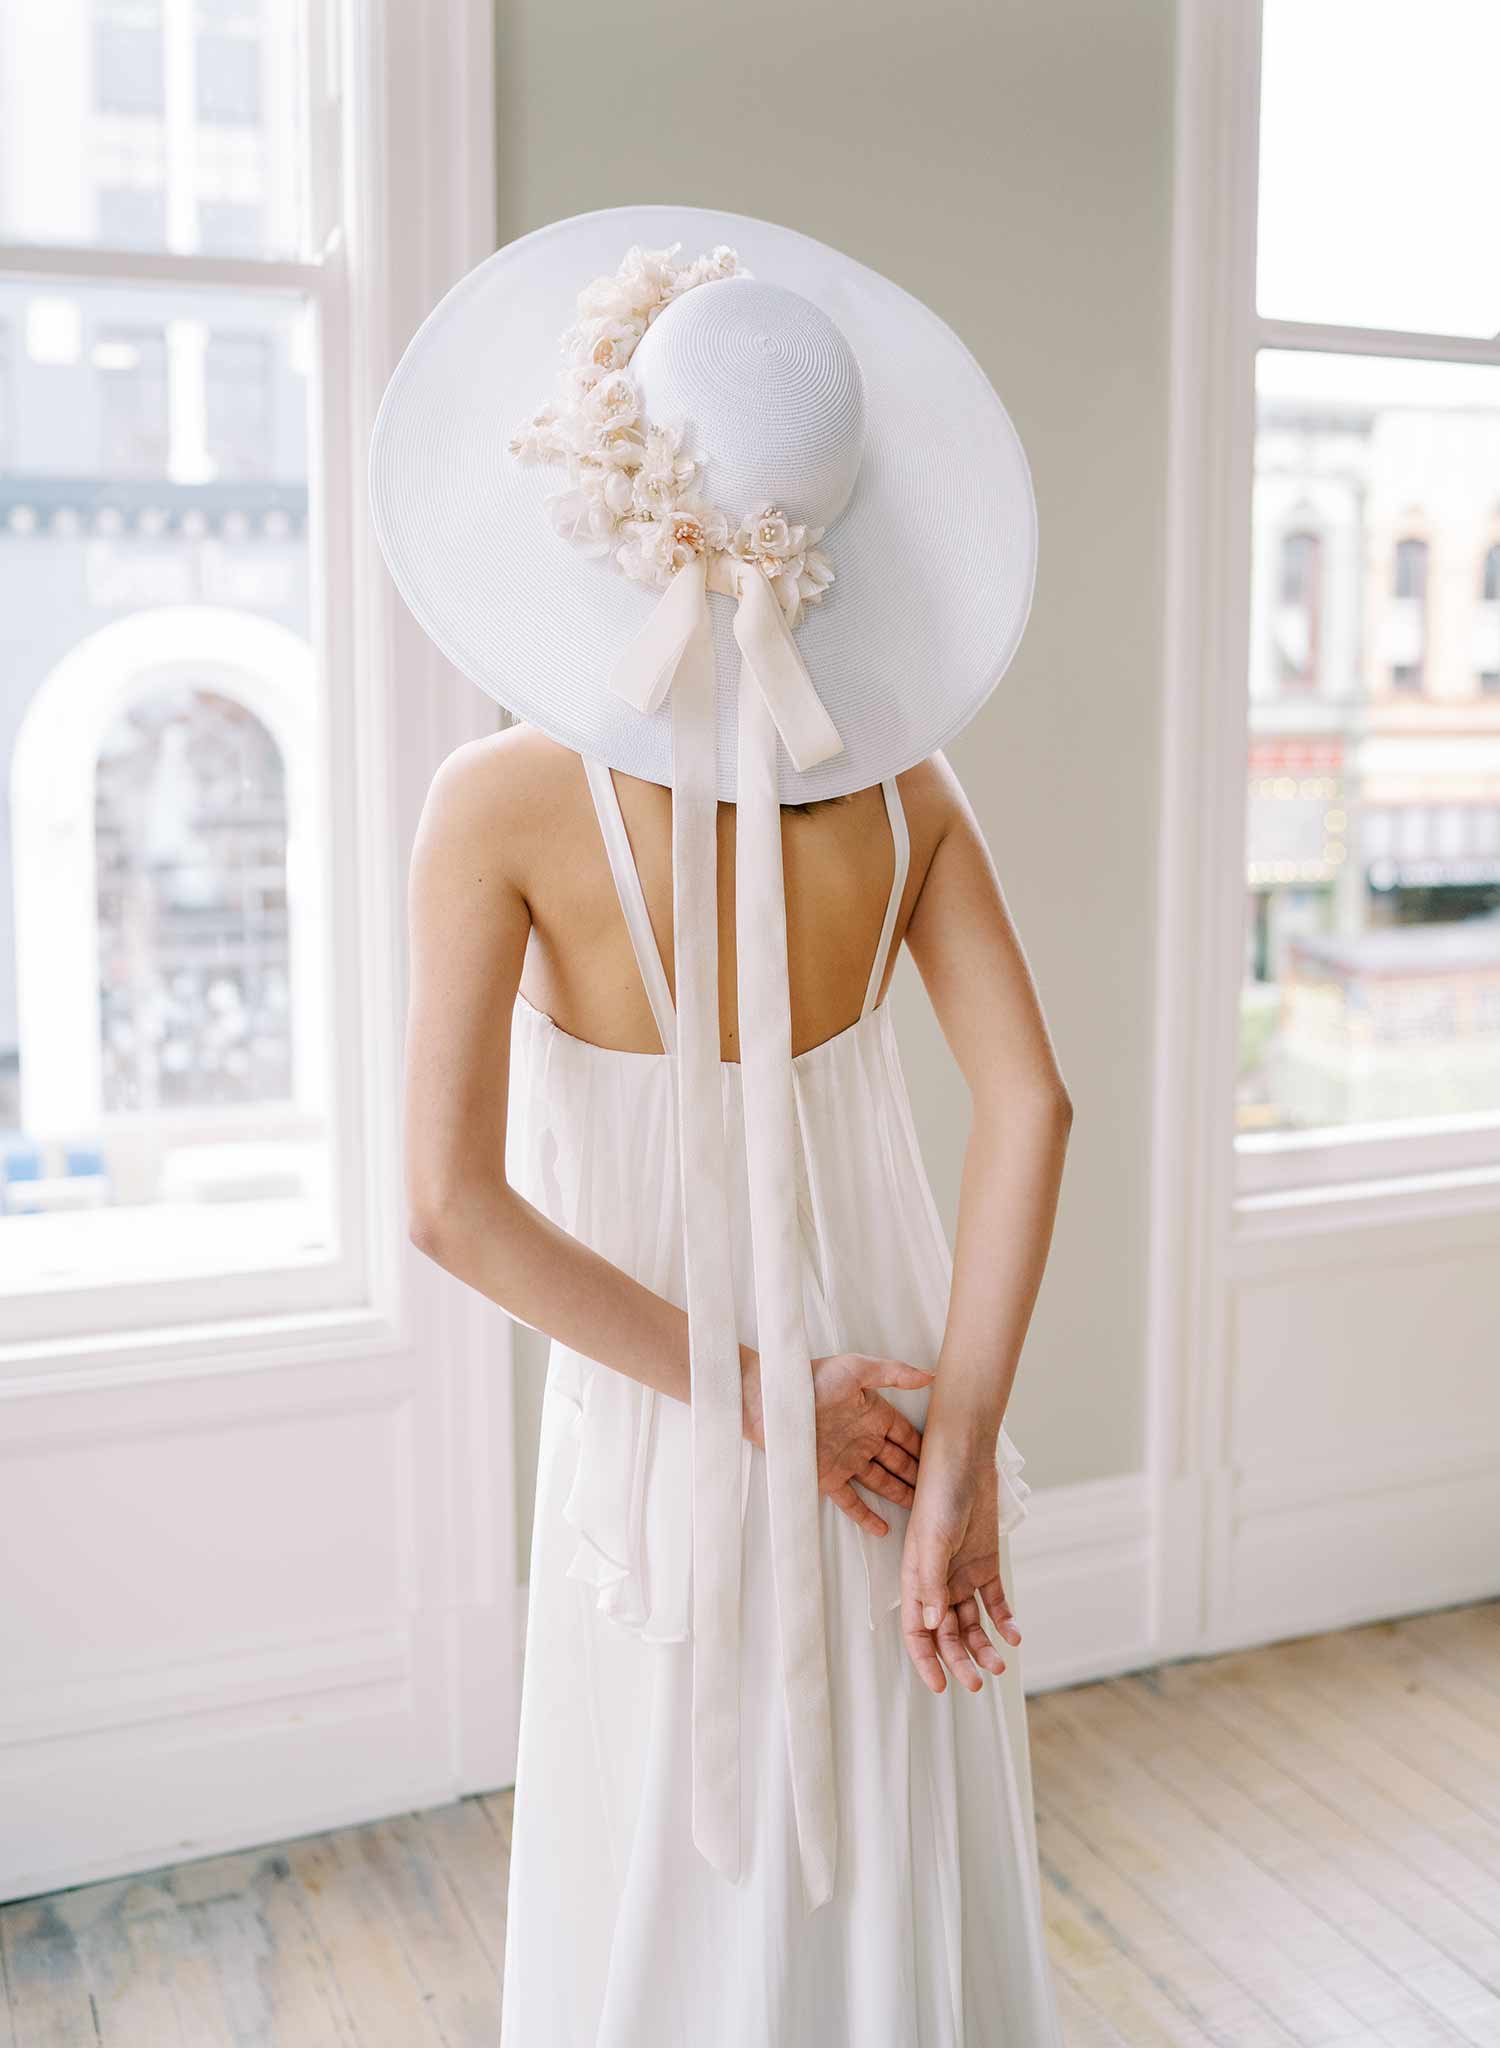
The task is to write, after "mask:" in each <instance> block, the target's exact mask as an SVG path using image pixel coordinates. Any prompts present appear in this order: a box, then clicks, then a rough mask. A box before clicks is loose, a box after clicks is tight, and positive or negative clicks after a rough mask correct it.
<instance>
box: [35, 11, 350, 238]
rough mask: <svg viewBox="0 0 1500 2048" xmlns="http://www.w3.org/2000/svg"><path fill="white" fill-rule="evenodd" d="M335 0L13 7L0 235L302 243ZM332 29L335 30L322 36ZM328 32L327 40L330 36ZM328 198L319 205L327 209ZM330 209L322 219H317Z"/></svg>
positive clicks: (320, 165)
mask: <svg viewBox="0 0 1500 2048" xmlns="http://www.w3.org/2000/svg"><path fill="white" fill-rule="evenodd" d="M334 4H336V0H222V4H220V0H169V4H168V0H48V4H47V5H45V6H43V5H40V4H38V5H34V6H31V5H28V6H23V7H10V8H6V9H3V10H0V12H3V14H4V17H5V25H6V26H5V36H4V42H5V58H6V63H5V67H4V77H3V79H0V116H3V122H4V125H3V128H0V133H3V135H4V137H5V144H6V152H5V154H6V166H7V174H6V175H5V176H4V177H0V239H6V240H10V241H13V242H41V243H46V244H52V245H58V244H63V243H73V244H78V245H84V246H90V247H100V246H103V247H105V248H112V249H141V250H145V249H170V250H174V251H176V252H178V253H179V254H183V255H190V254H196V253H200V252H203V253H218V254H234V255H254V256H263V257H288V258H293V259H295V258H297V257H298V256H300V255H301V254H302V253H303V251H304V249H305V247H306V246H307V244H306V218H307V209H308V207H309V205H310V204H312V203H314V201H313V194H312V191H311V186H312V185H313V183H314V182H317V183H318V185H319V187H320V190H319V193H318V195H317V200H316V203H317V204H318V205H319V207H320V209H322V208H323V200H324V194H323V192H322V190H321V186H322V185H323V184H324V183H326V182H327V180H328V177H329V173H330V167H331V164H332V162H333V160H334V159H333V156H332V155H330V154H329V153H327V152H326V151H325V152H324V154H322V155H318V156H316V179H315V178H314V163H315V152H314V151H313V150H312V148H311V147H310V146H309V138H308V135H307V132H306V130H307V109H308V100H307V96H306V93H305V90H304V87H305V80H306V77H307V74H308V71H309V68H310V67H311V66H313V65H320V66H321V65H324V64H326V63H327V61H328V49H320V48H319V47H318V44H319V38H320V35H321V29H320V27H319V25H320V24H321V23H322V22H323V21H324V19H325V16H326V14H327V10H328V8H329V7H330V6H332V5H334ZM324 41H325V42H326V41H327V39H326V38H324ZM331 47H332V44H331V43H330V44H329V46H328V48H329V49H331ZM324 211H325V212H326V209H324ZM331 225H332V223H331V220H330V219H328V218H326V217H324V218H320V222H319V226H320V232H326V231H327V229H328V228H329V226H331Z"/></svg>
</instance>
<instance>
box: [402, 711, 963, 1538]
mask: <svg viewBox="0 0 1500 2048" xmlns="http://www.w3.org/2000/svg"><path fill="white" fill-rule="evenodd" d="M557 753H558V750H555V749H553V750H551V752H550V753H548V754H544V755H541V756H540V757H538V754H537V750H536V746H535V741H534V736H531V735H528V733H527V732H526V730H525V729H524V728H515V729H512V730H511V731H508V732H506V733H502V734H498V735H496V736H495V737H493V738H491V739H485V740H480V741H475V742H473V743H472V744H471V745H469V746H466V747H461V748H459V749H458V751H457V752H456V753H454V754H453V755H451V756H450V757H449V759H448V760H447V761H446V762H445V763H444V764H443V766H442V767H441V768H440V769H439V771H438V773H437V775H436V777H435V778H434V780H433V783H432V787H431V790H430V791H429V793H428V797H427V802H426V805H425V807H424V809H423V813H422V819H421V823H420V825H419V827H418V830H417V839H416V845H415V848H414V851H413V856H412V866H411V881H410V895H409V907H410V932H411V997H410V1008H409V1013H408V1023H407V1037H406V1071H405V1090H406V1103H405V1122H406V1192H407V1202H408V1209H409V1215H410V1232H411V1237H412V1240H413V1242H414V1243H415V1244H417V1245H418V1246H419V1247H420V1249H421V1250H422V1251H424V1252H426V1253H427V1255H428V1256H429V1257H430V1258H432V1259H434V1260H436V1262H437V1263H438V1264H439V1265H441V1266H443V1267H445V1268H446V1269H447V1270H448V1271H449V1272H450V1273H453V1274H455V1275H456V1276H457V1277H458V1278H459V1279H461V1280H464V1281H467V1282H468V1284H469V1285H470V1286H471V1287H475V1288H477V1289H478V1290H479V1291H480V1293H482V1294H485V1295H488V1296H489V1298H490V1299H491V1300H492V1301H495V1302H498V1303H499V1304H500V1306H501V1307H502V1308H504V1309H506V1310H508V1311H509V1313H510V1314H511V1315H513V1316H515V1317H517V1318H518V1319H519V1320H520V1321H521V1322H523V1323H529V1324H530V1325H531V1326H532V1327H533V1328H535V1329H538V1330H543V1331H545V1332H546V1333H547V1334H548V1335H549V1336H551V1337H554V1338H556V1339H558V1340H559V1341H560V1342H561V1343H563V1344H565V1345H566V1346H567V1347H568V1348H569V1349H570V1350H573V1351H577V1352H580V1353H581V1354H582V1355H583V1356H584V1357H586V1358H592V1359H596V1360H598V1361H599V1362H600V1363H601V1364H603V1365H606V1366H609V1367H611V1368H612V1369H613V1370H614V1371H616V1372H620V1373H624V1374H625V1375H627V1376H628V1377H629V1378H630V1379H633V1380H637V1381H639V1382H640V1384H641V1385H642V1386H647V1387H654V1388H655V1389H656V1390H657V1391H658V1392H659V1393H663V1394H668V1395H671V1396H672V1397H673V1398H674V1399H675V1400H679V1401H686V1400H687V1399H688V1398H689V1391H690V1385H691V1374H690V1369H689V1355H688V1324H687V1315H686V1313H685V1311H684V1310H683V1309H681V1308H679V1307H677V1306H676V1304H675V1303H673V1302H670V1301H667V1300H666V1299H665V1298H664V1297H663V1296H661V1295H659V1294H657V1293H655V1292H653V1290H652V1289H651V1288H649V1287H645V1286H643V1285H642V1284H641V1283H640V1282H639V1281H638V1280H635V1279H632V1277H631V1276H630V1275H629V1274H628V1273H626V1272H624V1271H623V1270H622V1269H621V1268H620V1267H619V1266H616V1265H614V1264H613V1263H612V1262H611V1261H610V1260H608V1259H606V1258H602V1257H601V1256H600V1255H599V1254H598V1253H597V1252H595V1251H592V1250H591V1249H590V1248H589V1247H588V1246H587V1245H585V1244H584V1243H582V1242H581V1240H579V1239H578V1238H576V1237H574V1236H572V1235H571V1233H569V1232H568V1231H566V1230H562V1229H560V1228H559V1227H558V1226H557V1225H556V1224H555V1223H553V1222H552V1221H551V1220H550V1218H548V1217H547V1216H544V1215H543V1214H542V1212H541V1211H540V1210H539V1209H537V1208H536V1207H535V1206H534V1205H533V1204H532V1203H530V1202H528V1201H527V1200H525V1198H524V1197H523V1196H522V1195H520V1194H519V1193H518V1192H517V1191H516V1190H515V1189H514V1188H512V1187H511V1186H510V1184H509V1182H508V1181H507V1179H506V1176H505V1136H506V1110H507V1096H508V1092H509V1077H510V1029H511V1012H512V1007H513V1005H514V1002H515V997H516V992H517V989H518V988H519V986H520V979H521V967H522V962H523V960H524V958H525V953H526V943H527V938H528V935H529V933H530V930H531V911H530V907H529V904H528V902H527V898H526V894H525V883H526V869H525V861H526V859H527V858H528V854H529V853H530V852H533V851H534V850H536V849H543V850H544V852H543V855H542V857H544V858H546V859H548V860H562V859H566V858H567V850H568V844H569V836H568V833H567V831H566V830H565V829H564V827H565V825H566V823H567V811H568V805H567V801H566V798H567V789H566V784H562V786H561V787H560V786H559V785H560V782H561V777H560V773H559V762H558V760H557ZM562 766H563V767H564V768H565V769H571V770H576V772H577V780H578V782H579V783H580V784H581V782H582V770H581V768H579V767H578V763H577V762H576V760H572V759H571V757H565V759H564V762H563V764H562ZM575 794H576V792H575ZM740 1362H741V1376H742V1381H743V1387H744V1429H745V1434H746V1435H747V1436H748V1437H749V1438H750V1440H751V1441H752V1442H754V1443H757V1444H761V1443H763V1441H764V1438H763V1435H762V1431H761V1417H760V1382H759V1358H758V1356H757V1354H756V1353H755V1352H754V1351H753V1350H751V1349H750V1347H749V1346H748V1345H742V1346H741V1347H740ZM818 1364H819V1368H820V1369H821V1390H820V1412H819V1458H820V1476H821V1479H822V1484H823V1490H824V1491H825V1492H826V1493H828V1494H829V1496H830V1497H831V1498H832V1499H833V1500H835V1501H836V1502H837V1504H838V1505H839V1506H840V1507H841V1508H842V1509H843V1510H844V1512H845V1513H846V1514H848V1515H849V1516H850V1517H851V1518H852V1519H853V1520H855V1521H856V1522H859V1523H860V1524H861V1525H862V1526H863V1527H866V1528H869V1529H870V1530H872V1532H873V1533H875V1534H877V1535H884V1534H885V1533H886V1531H887V1528H888V1525H887V1524H886V1523H885V1522H884V1521H883V1520H882V1519H881V1517H880V1516H878V1515H877V1514H875V1512H874V1510H873V1509H871V1508H870V1506H869V1505H868V1503H867V1502H865V1501H863V1500H861V1498H860V1497H859V1495H858V1494H857V1493H856V1492H855V1491H854V1489H853V1487H852V1486H851V1485H850V1483H849V1482H850V1480H851V1479H857V1480H858V1481H859V1483H860V1484H861V1485H863V1486H867V1487H869V1488H870V1489H871V1490H872V1491H874V1492H876V1493H879V1494H883V1495H884V1496H885V1497H886V1498H887V1499H890V1500H894V1501H898V1502H899V1503H900V1504H901V1505H903V1506H905V1505H909V1503H910V1501H911V1499H912V1489H911V1484H910V1481H911V1480H912V1479H914V1478H915V1476H916V1464H915V1454H916V1453H917V1452H918V1451H919V1450H920V1447H921V1439H920V1436H919V1435H918V1434H917V1433H916V1432H915V1431H913V1430H912V1428H911V1425H910V1424H909V1423H908V1422H907V1421H906V1419H905V1418H904V1417H903V1416H901V1415H900V1414H899V1413H898V1411H897V1410H896V1409H894V1408H893V1407H891V1405H890V1403H889V1402H886V1401H884V1400H882V1399H881V1398H880V1397H879V1396H878V1395H877V1394H876V1393H874V1391H873V1390H874V1389H875V1388H876V1387H878V1386H881V1385H885V1386H889V1385H902V1386H909V1387H925V1386H926V1385H927V1384H928V1383H929V1379H930V1375H929V1374H927V1373H925V1372H921V1373H919V1372H918V1371H917V1370H916V1369H915V1368H913V1367H909V1366H903V1365H899V1364H896V1363H895V1362H894V1361H890V1362H888V1361H884V1360H873V1359H860V1360H854V1359H850V1358H846V1357H840V1358H839V1359H837V1360H827V1361H824V1360H820V1361H819V1362H818Z"/></svg>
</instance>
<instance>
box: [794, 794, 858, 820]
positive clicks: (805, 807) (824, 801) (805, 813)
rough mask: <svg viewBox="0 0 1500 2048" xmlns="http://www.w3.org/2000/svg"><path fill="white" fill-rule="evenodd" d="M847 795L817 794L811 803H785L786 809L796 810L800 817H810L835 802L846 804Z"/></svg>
mask: <svg viewBox="0 0 1500 2048" xmlns="http://www.w3.org/2000/svg"><path fill="white" fill-rule="evenodd" d="M848 801H849V799H848V797H847V796H817V797H814V798H813V799H812V801H811V802H810V803H805V804H783V805H782V806H781V808H782V809H783V810H784V811H795V812H796V814H797V816H798V817H799V818H810V817H811V816H812V814H813V812H814V811H826V810H827V809H828V808H829V807H830V806H831V805H833V804H846V803H848Z"/></svg>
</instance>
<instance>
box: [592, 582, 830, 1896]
mask: <svg viewBox="0 0 1500 2048" xmlns="http://www.w3.org/2000/svg"><path fill="white" fill-rule="evenodd" d="M710 589H715V590H721V591H724V592H726V593H728V594H730V595H733V596H734V597H735V598H736V599H737V600H738V603H737V607H736V611H735V621H734V631H735V639H736V642H737V644H738V646H739V649H740V654H741V672H740V684H739V725H738V751H739V764H738V786H737V790H736V797H737V817H738V823H737V847H738V852H737V859H736V911H735V928H736V931H737V934H738V939H739V976H738V989H739V1013H740V1047H741V1055H742V1067H741V1080H742V1087H743V1094H744V1122H745V1142H746V1165H747V1174H748V1181H749V1197H750V1228H751V1244H752V1252H753V1258H754V1268H755V1299H756V1324H757V1335H758V1341H759V1349H760V1358H761V1386H762V1404H763V1409H764V1414H765V1432H766V1485H767V1494H768V1503H769V1510H770V1524H771V1566H772V1577H773V1584H774V1587H775V1593H776V1608H777V1617H778V1629H779V1636H780V1644H781V1653H782V1665H783V1671H784V1675H785V1704H786V1718H787V1746H788V1755H789V1758H790V1762H791V1773H792V1794H793V1803H794V1807H795V1811H796V1820H797V1838H798V1845H799V1850H800V1856H801V1864H802V1877H803V1888H804V1891H805V1893H806V1897H807V1902H808V1906H809V1909H812V1908H815V1907H817V1906H819V1905H822V1904H823V1903H824V1902H825V1901H826V1900H827V1899H828V1898H829V1897H830V1895H831V1893H832V1889H833V1876H834V1866H835V1861H836V1856H837V1802H836V1798H835V1787H834V1762H833V1727H832V1715H831V1711H830V1705H829V1688H828V1661H827V1643H826V1635H825V1631H824V1615H823V1578H822V1564H821V1557H820V1553H819V1542H818V1529H819V1508H818V1486H817V1457H816V1425H815V1417H814V1412H813V1392H812V1373H811V1365H810V1360H809V1357H808V1346H807V1336H806V1331H805V1328H804V1324H803V1315H802V1282H801V1273H800V1267H799V1261H798V1251H797V1235H796V1105H795V1098H794V1094H793V1084H792V1064H791V1061H792V1051H791V1004H790V997H789V991H788V987H787V961H786V899H785V890H784V878H783V873H782V864H781V811H780V803H779V790H778V754H777V739H778V735H779V736H780V738H781V740H782V741H784V742H785V744H786V747H787V751H788V753H789V754H790V756H791V758H792V761H793V763H794V765H795V766H796V767H798V768H799V769H804V768H810V767H813V766H815V765H816V764H817V763H818V762H819V761H824V760H827V759H829V758H830V757H831V756H832V755H834V754H836V753H838V752H840V751H841V750H842V745H843V743H842V741H841V740H840V738H839V735H838V732H837V729H836V728H835V726H834V724H833V721H832V720H831V719H830V718H829V716H828V714H827V712H826V711H825V710H824V708H823V705H822V702H821V700H820V699H819V697H818V694H817V691H816V690H815V689H814V688H813V684H812V680H811V678H810V677H809V675H808V673H807V670H806V668H805V666H804V665H803V662H802V658H801V655H800V654H799V653H798V651H797V646H796V643H795V641H794V640H793V638H792V635H791V631H790V629H789V627H788V626H787V623H786V618H785V615H784V613H783V612H782V609H781V606H780V604H779V603H778V601H777V599H776V595H775V592H774V591H773V590H772V589H771V587H770V585H769V583H768V582H767V580H766V578H765V576H764V574H763V573H762V572H761V570H760V569H759V568H758V567H756V566H755V565H754V564H753V563H746V562H743V561H740V560H738V559H736V558H734V557H732V556H727V555H716V556H714V557H713V558H712V559H711V560H705V559H703V558H701V557H699V558H695V559H694V560H693V561H691V562H690V563H689V564H688V565H687V567H686V568H684V569H682V570H680V571H679V572H678V574H677V575H676V576H675V577H674V578H673V580H672V582H671V583H670V584H669V585H668V586H667V590H666V592H665V594H664V596H663V597H662V599H661V601H660V602H659V603H658V605H657V607H656V609H655V610H654V611H653V613H652V614H651V617H650V618H649V619H648V620H647V622H646V624H645V626H644V627H643V628H642V630H641V632H640V633H639V634H638V635H637V636H636V637H635V639H634V640H632V641H631V643H630V644H629V646H628V647H627V648H626V649H625V650H624V652H623V654H622V655H621V657H620V660H619V662H618V664H617V665H616V668H615V670H614V672H613V674H612V675H611V677H610V686H611V688H612V689H614V690H615V691H617V692H618V694H619V695H621V696H622V697H624V698H626V699H627V700H628V701H629V702H631V703H633V704H635V705H636V706H637V708H638V709H639V710H641V711H642V712H650V711H654V710H656V709H657V708H659V706H660V705H661V703H662V702H663V701H664V699H665V697H666V695H667V692H668V691H669V690H670V692H671V696H672V787H673V811H672V820H673V822H672V887H673V928H674V944H675V954H676V962H677V1016H678V1029H677V1075H678V1143H679V1166H680V1171H681V1175H682V1197H683V1229H684V1254H685V1261H686V1271H687V1297H688V1299H687V1313H688V1347H689V1353H690V1359H691V1369H692V1389H691V1391H692V1416H691V1428H692V1445H693V1717H692V1802H693V1840H694V1842H695V1844H696V1845H697V1847H698V1849H699V1851H700V1852H701V1854H702V1855H703V1856H704V1857H705V1858H706V1859H707V1860H708V1862H709V1863H710V1864H712V1865H713V1867H714V1868H715V1869H717V1870H719V1871H722V1872H723V1874H724V1875H725V1876H726V1877H729V1878H737V1877H738V1875H739V1870H740V1826H739V1820H740V1765H739V1668H740V1625H739V1616H740V1563H741V1560H740V1520H739V1495H740V1488H739V1471H740V1438H741V1385H740V1370H739V1339H738V1331H737V1327H736V1319H735V1305H734V1285H733V1263H732V1247H731V1237H730V1222H729V1199H728V1155H727V1149H726V1144H725V1136H724V1119H723V1094H722V1086H723V1084H722V1077H721V1072H720V1062H719V1001H718V875H717V868H718V831H717V809H718V762H717V745H716V737H717V697H716V683H715V673H714V647H713V637H712V623H711V620H710V618H709V610H708V591H709V590H710Z"/></svg>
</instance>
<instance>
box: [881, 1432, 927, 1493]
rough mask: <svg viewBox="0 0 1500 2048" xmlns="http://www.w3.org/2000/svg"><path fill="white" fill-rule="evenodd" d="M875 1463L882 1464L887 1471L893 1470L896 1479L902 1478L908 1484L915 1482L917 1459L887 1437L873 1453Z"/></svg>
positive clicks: (911, 1484)
mask: <svg viewBox="0 0 1500 2048" xmlns="http://www.w3.org/2000/svg"><path fill="white" fill-rule="evenodd" d="M875 1462H876V1464H877V1465H884V1467H885V1469H886V1471H887V1472H894V1473H895V1475H896V1477H897V1478H898V1479H904V1480H905V1481H906V1483H907V1485H908V1486H915V1485H916V1483H917V1461H916V1459H915V1458H914V1457H913V1456H912V1454H911V1452H910V1451H903V1450H902V1448H901V1446H900V1445H899V1444H894V1443H892V1442H891V1440H890V1438H889V1437H887V1438H886V1440H885V1442H884V1443H883V1444H882V1445H881V1446H880V1449H879V1450H878V1451H877V1452H876V1453H875Z"/></svg>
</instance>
